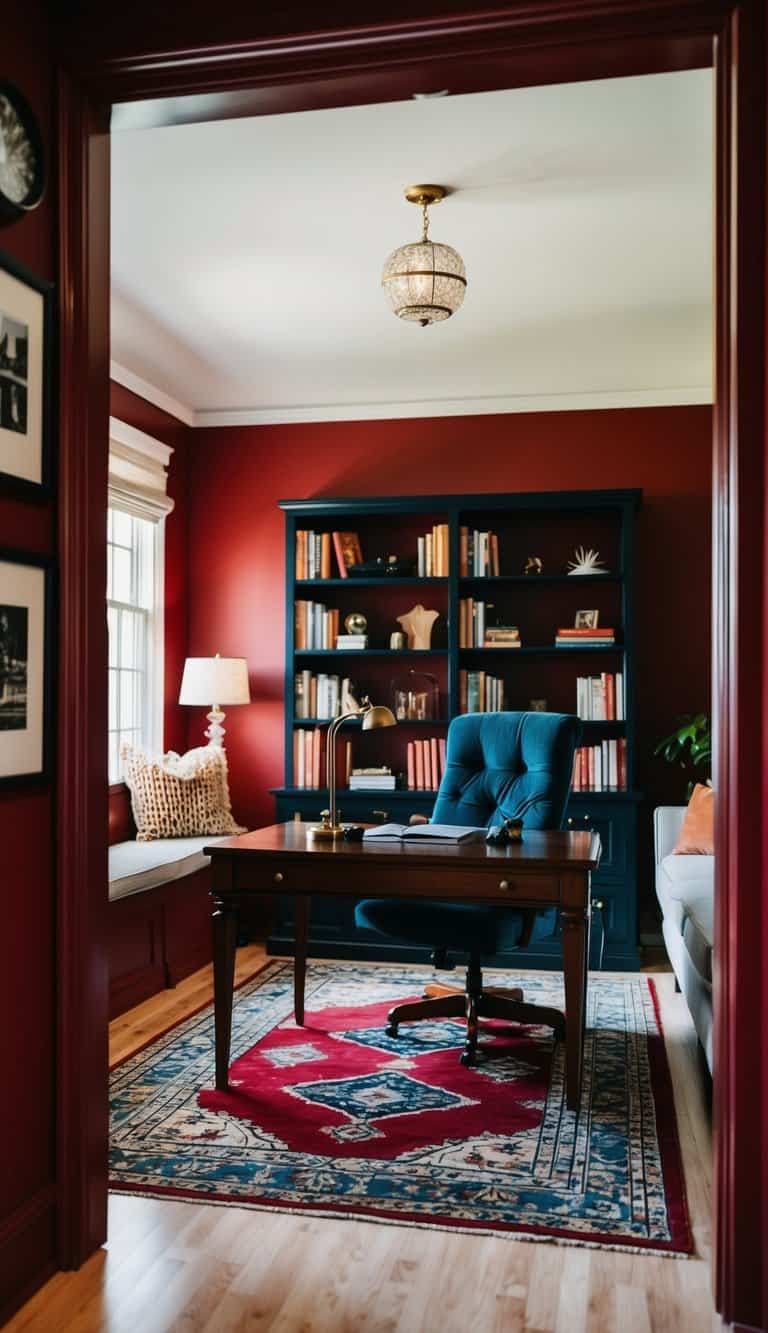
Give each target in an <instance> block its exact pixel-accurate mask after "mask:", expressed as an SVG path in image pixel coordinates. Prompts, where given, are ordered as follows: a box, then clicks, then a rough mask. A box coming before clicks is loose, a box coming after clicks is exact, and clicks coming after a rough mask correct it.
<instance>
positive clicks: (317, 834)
mask: <svg viewBox="0 0 768 1333" xmlns="http://www.w3.org/2000/svg"><path fill="white" fill-rule="evenodd" d="M320 817H321V819H322V823H321V824H312V825H311V826H310V827H309V828H308V829H307V833H308V834H309V837H310V838H314V840H315V841H316V842H335V841H336V839H337V838H343V837H344V829H343V828H342V826H341V824H337V823H336V822H335V821H334V822H333V823H331V812H330V810H321V812H320Z"/></svg>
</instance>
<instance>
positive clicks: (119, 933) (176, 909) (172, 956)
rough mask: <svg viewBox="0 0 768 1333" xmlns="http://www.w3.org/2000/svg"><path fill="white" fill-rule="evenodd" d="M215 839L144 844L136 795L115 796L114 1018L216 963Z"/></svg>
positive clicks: (119, 789)
mask: <svg viewBox="0 0 768 1333" xmlns="http://www.w3.org/2000/svg"><path fill="white" fill-rule="evenodd" d="M217 841H219V839H218V838H215V837H213V838H212V837H198V838H164V839H158V840H157V841H155V842H137V841H136V827H135V825H134V823H133V817H132V814H131V806H130V799H129V796H128V789H127V788H126V787H125V786H123V784H122V783H120V784H118V785H116V786H114V787H111V788H110V791H109V843H110V847H109V869H108V877H109V883H108V894H109V906H108V909H107V922H108V946H107V947H108V959H109V1016H110V1018H117V1017H118V1016H119V1015H120V1014H123V1013H125V1011H126V1009H131V1008H133V1006H134V1005H136V1004H140V1003H141V1001H142V1000H146V999H149V997H150V996H151V995H157V994H158V992H159V991H162V990H165V989H166V987H169V986H175V985H176V983H177V982H178V981H181V980H182V978H183V977H187V976H189V975H190V973H191V972H195V971H197V969H198V968H199V967H204V966H205V964H206V963H209V962H210V961H211V957H212V947H211V911H212V904H211V897H210V890H211V870H210V865H209V858H208V857H207V856H204V855H203V850H202V849H203V847H205V845H206V844H207V843H211V842H217Z"/></svg>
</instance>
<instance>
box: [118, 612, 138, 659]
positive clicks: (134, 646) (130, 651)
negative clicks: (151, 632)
mask: <svg viewBox="0 0 768 1333" xmlns="http://www.w3.org/2000/svg"><path fill="white" fill-rule="evenodd" d="M120 665H121V667H141V668H143V666H144V615H143V614H142V613H141V612H137V611H121V613H120Z"/></svg>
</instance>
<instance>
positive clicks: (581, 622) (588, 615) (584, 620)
mask: <svg viewBox="0 0 768 1333" xmlns="http://www.w3.org/2000/svg"><path fill="white" fill-rule="evenodd" d="M599 619H600V612H599V611H577V612H576V618H575V620H574V622H573V627H574V629H597V625H598V621H599Z"/></svg>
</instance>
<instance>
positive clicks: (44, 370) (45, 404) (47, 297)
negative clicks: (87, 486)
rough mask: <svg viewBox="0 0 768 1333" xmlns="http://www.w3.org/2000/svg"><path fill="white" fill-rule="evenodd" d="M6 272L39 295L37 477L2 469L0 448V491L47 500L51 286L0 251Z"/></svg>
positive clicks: (52, 346)
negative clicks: (38, 475)
mask: <svg viewBox="0 0 768 1333" xmlns="http://www.w3.org/2000/svg"><path fill="white" fill-rule="evenodd" d="M4 273H6V274H8V275H9V276H10V277H11V278H15V279H16V281H17V282H20V283H22V284H23V285H24V286H25V287H29V288H30V290H31V291H33V292H36V293H37V294H38V295H39V296H41V297H42V306H43V312H42V320H43V327H42V338H41V345H42V365H41V367H40V423H41V424H40V478H39V480H32V479H30V478H28V477H24V476H21V475H18V474H16V473H14V472H8V471H6V470H4V467H3V462H2V451H1V450H0V492H1V493H3V494H6V495H15V496H17V497H18V498H20V499H25V500H48V499H50V498H51V496H52V494H53V431H54V375H55V336H54V319H55V305H54V294H55V286H54V284H53V283H52V282H48V281H47V280H46V279H45V278H39V277H38V276H37V274H35V273H33V272H32V271H31V269H28V268H27V267H26V265H24V264H21V263H20V262H19V261H18V260H17V259H14V258H13V256H12V255H9V254H7V253H6V252H5V251H4V250H0V278H1V277H2V274H4Z"/></svg>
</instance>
